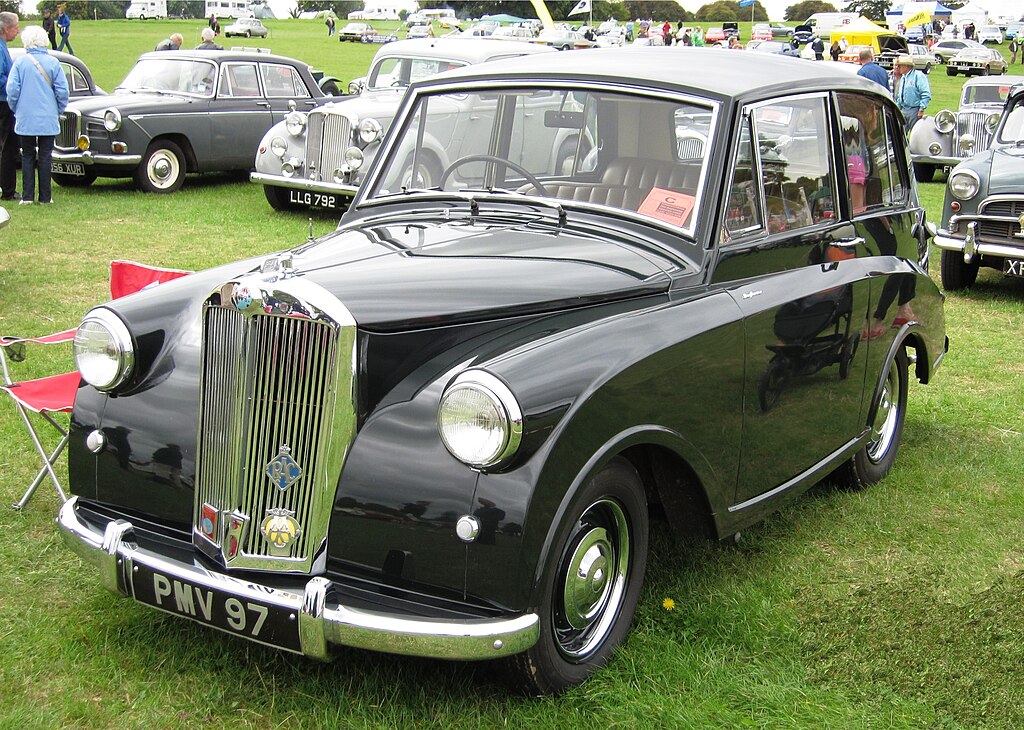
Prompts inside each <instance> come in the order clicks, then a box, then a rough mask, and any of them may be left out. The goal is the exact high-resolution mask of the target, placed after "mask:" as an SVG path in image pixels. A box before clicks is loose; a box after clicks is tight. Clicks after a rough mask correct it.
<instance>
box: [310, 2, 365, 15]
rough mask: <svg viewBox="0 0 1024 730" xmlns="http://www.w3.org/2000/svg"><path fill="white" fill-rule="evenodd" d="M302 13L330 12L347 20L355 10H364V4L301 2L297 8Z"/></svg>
mask: <svg viewBox="0 0 1024 730" xmlns="http://www.w3.org/2000/svg"><path fill="white" fill-rule="evenodd" d="M296 9H297V10H298V11H299V12H300V13H301V12H304V11H307V10H314V11H317V12H319V11H321V10H330V11H332V12H333V13H334V14H335V15H336V16H337V17H339V18H347V17H348V14H349V13H351V12H353V11H355V10H362V9H363V3H362V2H357V1H356V0H341V1H340V2H339V1H337V0H334V1H332V0H299V2H298V7H297V8H296Z"/></svg>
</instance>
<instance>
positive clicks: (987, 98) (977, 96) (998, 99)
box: [960, 84, 1010, 106]
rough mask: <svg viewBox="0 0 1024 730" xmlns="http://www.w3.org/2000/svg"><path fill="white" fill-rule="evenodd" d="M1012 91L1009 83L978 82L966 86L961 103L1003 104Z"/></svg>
mask: <svg viewBox="0 0 1024 730" xmlns="http://www.w3.org/2000/svg"><path fill="white" fill-rule="evenodd" d="M1009 93H1010V85H1009V84H998V85H996V84H978V85H976V86H964V95H963V99H962V100H961V102H960V103H961V104H998V105H999V106H1002V105H1003V102H1005V101H1006V97H1007V95H1008V94H1009Z"/></svg>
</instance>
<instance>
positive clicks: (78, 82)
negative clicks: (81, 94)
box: [61, 63, 89, 93]
mask: <svg viewBox="0 0 1024 730" xmlns="http://www.w3.org/2000/svg"><path fill="white" fill-rule="evenodd" d="M61 66H63V67H64V78H66V79H67V81H68V88H69V89H70V90H71V93H75V92H76V91H88V90H89V82H87V81H86V80H85V76H83V75H82V72H81V71H79V70H78V69H77V68H75V67H74V66H72V65H71V64H70V63H62V64H61Z"/></svg>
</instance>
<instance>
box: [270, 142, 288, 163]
mask: <svg viewBox="0 0 1024 730" xmlns="http://www.w3.org/2000/svg"><path fill="white" fill-rule="evenodd" d="M270 151H271V152H273V153H274V154H275V155H277V156H278V157H280V158H281V159H282V160H283V159H284V156H285V154H286V153H287V152H288V140H286V139H285V138H284V137H274V138H273V139H272V140H270Z"/></svg>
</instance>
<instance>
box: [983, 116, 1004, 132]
mask: <svg viewBox="0 0 1024 730" xmlns="http://www.w3.org/2000/svg"><path fill="white" fill-rule="evenodd" d="M1002 116H1003V115H1002V114H1000V113H999V112H996V113H994V114H989V115H988V116H987V117H986V118H985V129H987V130H988V131H989V132H994V131H996V127H998V126H999V120H1000V119H1001V118H1002Z"/></svg>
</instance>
